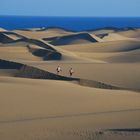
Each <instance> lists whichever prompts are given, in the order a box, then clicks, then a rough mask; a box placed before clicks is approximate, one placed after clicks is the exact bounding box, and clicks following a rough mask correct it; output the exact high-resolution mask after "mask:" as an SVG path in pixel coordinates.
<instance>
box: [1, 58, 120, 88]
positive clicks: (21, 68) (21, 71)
mask: <svg viewBox="0 0 140 140" xmlns="http://www.w3.org/2000/svg"><path fill="white" fill-rule="evenodd" d="M0 69H16V70H18V72H17V73H16V74H15V77H23V78H32V79H50V80H65V81H76V82H77V83H78V84H80V85H83V86H88V87H95V88H102V89H114V90H115V89H116V90H117V89H122V88H119V87H115V86H112V85H108V84H105V83H102V82H97V81H93V80H85V79H79V78H71V77H65V76H60V75H56V74H53V73H50V72H48V71H44V70H41V69H38V68H35V67H32V66H28V65H25V64H21V63H17V62H12V61H7V60H2V59H0Z"/></svg>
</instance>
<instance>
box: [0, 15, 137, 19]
mask: <svg viewBox="0 0 140 140" xmlns="http://www.w3.org/2000/svg"><path fill="white" fill-rule="evenodd" d="M0 16H17V17H56V18H57V17H58V18H61V17H65V18H79V17H80V18H140V16H49V15H0Z"/></svg>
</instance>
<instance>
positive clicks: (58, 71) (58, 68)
mask: <svg viewBox="0 0 140 140" xmlns="http://www.w3.org/2000/svg"><path fill="white" fill-rule="evenodd" d="M61 71H62V69H61V67H60V66H58V67H57V69H56V72H57V75H59V73H60V72H61Z"/></svg>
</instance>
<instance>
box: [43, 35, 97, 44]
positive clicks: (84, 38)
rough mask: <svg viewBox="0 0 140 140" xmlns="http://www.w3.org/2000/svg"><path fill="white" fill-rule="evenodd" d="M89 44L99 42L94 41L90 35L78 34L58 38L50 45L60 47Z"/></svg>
mask: <svg viewBox="0 0 140 140" xmlns="http://www.w3.org/2000/svg"><path fill="white" fill-rule="evenodd" d="M44 40H45V39H44ZM88 42H97V40H96V39H94V38H93V37H92V36H91V35H90V34H88V33H78V34H73V35H67V36H62V37H58V38H56V39H54V40H53V41H51V42H50V44H52V45H56V46H60V45H69V44H79V43H88Z"/></svg>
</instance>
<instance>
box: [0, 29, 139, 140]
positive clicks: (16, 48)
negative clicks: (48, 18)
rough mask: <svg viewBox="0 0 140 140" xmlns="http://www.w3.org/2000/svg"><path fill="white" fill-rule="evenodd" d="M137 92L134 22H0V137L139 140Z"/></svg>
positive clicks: (137, 72) (135, 30)
mask: <svg viewBox="0 0 140 140" xmlns="http://www.w3.org/2000/svg"><path fill="white" fill-rule="evenodd" d="M58 66H60V67H61V69H62V71H61V72H60V74H59V75H57V74H56V68H57V67H58ZM70 68H73V70H74V74H73V75H72V77H70V76H69V69H70ZM139 92H140V29H135V28H127V29H117V28H104V29H98V30H93V31H84V32H72V31H67V30H64V29H59V28H49V29H46V28H34V29H21V30H12V31H8V30H5V29H2V28H0V110H1V111H0V139H2V140H19V139H20V140H25V139H26V140H37V139H38V140H46V139H47V140H57V139H61V140H83V139H84V140H93V139H94V140H118V139H119V140H124V139H127V140H132V139H133V140H139V138H140V131H139V130H140V123H139V122H140V94H139Z"/></svg>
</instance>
